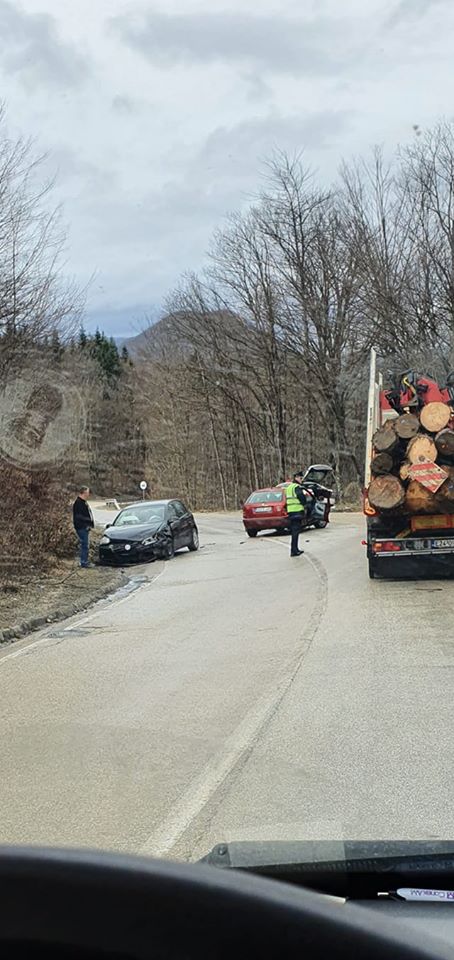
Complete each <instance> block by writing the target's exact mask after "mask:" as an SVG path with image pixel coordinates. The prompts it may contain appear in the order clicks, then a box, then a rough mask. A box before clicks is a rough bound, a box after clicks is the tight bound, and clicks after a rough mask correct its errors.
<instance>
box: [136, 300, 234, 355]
mask: <svg viewBox="0 0 454 960" xmlns="http://www.w3.org/2000/svg"><path fill="white" fill-rule="evenodd" d="M207 317H209V318H210V322H211V323H213V322H215V323H216V324H219V328H220V330H221V331H222V328H223V327H224V325H227V326H228V327H230V328H232V325H233V326H234V327H236V328H237V330H238V337H239V341H241V339H242V338H244V336H245V330H246V328H245V326H244V324H243V322H242V321H241V320H240V319H239V317H237V316H235V314H233V313H230V312H229V311H228V310H225V311H223V310H217V311H213V312H212V313H210V314H207ZM181 319H182V314H180V315H178V314H173V315H171V314H166V315H165V316H164V317H161V319H160V320H158V321H157V323H154V324H152V325H151V326H150V327H147V329H146V330H142V332H141V333H138V334H137V335H136V336H135V337H124V338H122V339H120V338H118V339H117V344H118V346H119V347H120V348H121V347H123V346H125V347H126V348H127V350H128V352H129V355H130V357H131V360H134V361H136V362H137V361H138V360H141V359H144V360H145V359H149V360H155V359H159V358H160V357H162V356H163V355H165V354H166V353H167V355H169V352H170V353H171V355H172V356H173V357H174V359H176V358H177V357H178V356H180V357H182V356H183V357H184V356H187V355H188V353H190V351H191V345H190V342H189V341H188V339H186V338H185V336H184V332H182V327H183V331H184V324H181ZM183 319H186V321H188V320H190V316H188V315H186V317H183ZM211 335H212V330H211Z"/></svg>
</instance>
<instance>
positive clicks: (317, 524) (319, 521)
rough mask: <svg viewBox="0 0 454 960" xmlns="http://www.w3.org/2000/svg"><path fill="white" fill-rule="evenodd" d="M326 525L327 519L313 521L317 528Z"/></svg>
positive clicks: (322, 527)
mask: <svg viewBox="0 0 454 960" xmlns="http://www.w3.org/2000/svg"><path fill="white" fill-rule="evenodd" d="M327 526H328V521H327V520H315V521H314V527H316V529H317V530H324V529H325V527H327Z"/></svg>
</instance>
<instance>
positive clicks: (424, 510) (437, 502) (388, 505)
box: [368, 401, 454, 515]
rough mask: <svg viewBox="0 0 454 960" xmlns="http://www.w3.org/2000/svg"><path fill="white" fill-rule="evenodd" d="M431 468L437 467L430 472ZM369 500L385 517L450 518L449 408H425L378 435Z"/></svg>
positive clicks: (453, 480) (453, 468)
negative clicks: (402, 515)
mask: <svg viewBox="0 0 454 960" xmlns="http://www.w3.org/2000/svg"><path fill="white" fill-rule="evenodd" d="M421 464H427V469H426V468H423V467H421ZM431 464H432V465H434V464H436V465H437V466H434V467H433V469H432V470H431V468H430V465H431ZM440 467H441V468H442V469H440ZM442 471H445V473H444V474H443V472H442ZM432 474H434V475H435V477H433V476H431V475H432ZM445 476H446V479H444V477H445ZM437 483H438V484H439V488H438V489H435V487H436V485H437ZM431 484H432V486H431ZM368 499H369V503H370V505H371V506H372V507H374V508H375V510H376V511H377V512H378V513H380V514H384V515H391V514H393V513H401V514H446V513H454V420H453V411H452V409H451V407H450V406H448V404H446V403H441V402H438V401H434V402H432V403H427V404H426V405H425V406H423V407H422V409H421V411H420V412H419V414H416V413H414V412H407V413H403V414H401V416H399V417H394V418H390V419H389V420H387V421H386V422H385V424H384V425H383V426H382V427H380V428H379V429H378V430H377V431H376V433H375V434H374V437H373V456H372V460H371V482H370V485H369V490H368Z"/></svg>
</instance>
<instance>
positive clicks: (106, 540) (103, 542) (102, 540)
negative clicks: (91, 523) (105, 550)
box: [99, 537, 110, 547]
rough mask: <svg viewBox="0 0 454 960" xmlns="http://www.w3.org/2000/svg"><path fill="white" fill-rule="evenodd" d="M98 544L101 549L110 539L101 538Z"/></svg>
mask: <svg viewBox="0 0 454 960" xmlns="http://www.w3.org/2000/svg"><path fill="white" fill-rule="evenodd" d="M99 543H100V546H102V547H103V546H105V545H106V543H110V538H109V537H101V539H100V541H99Z"/></svg>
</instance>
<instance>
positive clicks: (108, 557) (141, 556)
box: [99, 540, 164, 566]
mask: <svg viewBox="0 0 454 960" xmlns="http://www.w3.org/2000/svg"><path fill="white" fill-rule="evenodd" d="M163 553H164V541H162V540H161V541H159V542H158V541H157V542H156V543H154V544H149V545H145V544H143V543H140V542H137V541H132V540H111V541H110V543H107V544H101V546H100V547H99V560H100V563H103V564H110V565H112V566H113V565H115V564H117V563H121V564H125V563H143V562H145V561H147V562H150V560H159V559H161V558H162V556H163Z"/></svg>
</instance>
